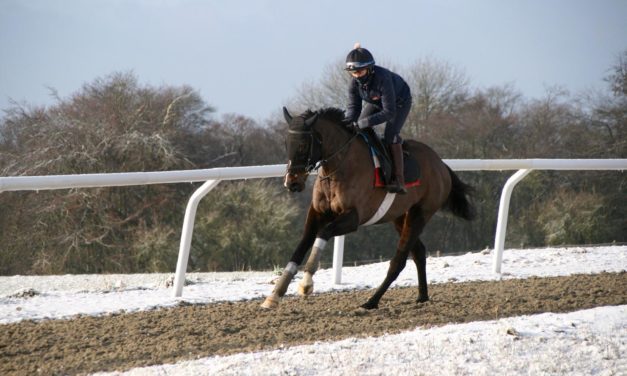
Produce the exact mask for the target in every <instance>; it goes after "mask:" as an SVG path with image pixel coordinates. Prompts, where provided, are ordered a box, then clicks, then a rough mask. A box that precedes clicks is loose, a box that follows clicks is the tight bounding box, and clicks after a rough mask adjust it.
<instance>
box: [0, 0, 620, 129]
mask: <svg viewBox="0 0 627 376" xmlns="http://www.w3.org/2000/svg"><path fill="white" fill-rule="evenodd" d="M356 41H360V42H361V43H362V45H363V46H364V47H366V48H368V49H369V50H370V51H371V52H372V53H373V54H374V56H375V59H376V60H378V61H386V62H392V63H393V64H395V65H396V66H407V67H408V66H410V65H411V64H412V63H414V62H416V61H417V60H418V59H420V58H424V57H431V58H436V59H438V60H442V61H446V62H448V63H450V64H452V65H454V66H456V67H458V68H460V69H462V70H463V71H464V72H465V73H466V75H467V76H468V77H469V78H470V79H471V84H472V86H473V87H476V88H484V87H488V86H491V85H503V84H506V83H511V84H513V85H514V86H515V87H516V88H517V89H518V90H520V91H521V92H522V93H523V94H524V95H525V96H526V97H540V96H542V95H543V94H544V92H545V89H546V87H548V86H554V85H561V86H562V87H564V88H566V89H569V90H571V91H572V92H576V91H579V90H584V89H587V88H594V87H604V84H603V82H602V78H603V77H604V76H605V75H606V74H607V72H608V69H609V68H610V67H611V66H612V65H613V64H614V63H615V62H616V57H617V56H618V55H619V54H620V53H621V51H623V50H625V49H627V0H594V1H593V0H563V1H557V0H515V1H514V0H513V1H504V0H483V1H480V0H477V1H468V0H408V1H381V0H378V1H370V0H361V1H339V0H323V1H299V0H263V1H261V0H206V1H203V0H179V1H174V0H89V1H87V0H85V1H80V0H0V108H7V107H8V106H9V98H12V99H13V100H16V101H18V102H25V103H27V104H32V105H49V104H52V103H54V102H53V100H52V98H51V97H50V94H49V89H48V87H51V88H54V89H56V90H57V91H58V93H59V94H60V95H61V97H64V98H65V97H68V96H69V95H71V94H72V93H73V92H76V91H78V90H80V88H81V86H82V85H83V84H84V83H87V82H92V81H93V80H94V79H96V78H101V77H105V76H107V75H109V74H111V73H113V72H127V71H132V72H134V73H135V75H136V76H137V77H138V79H139V81H140V83H142V84H149V85H155V86H159V85H183V84H185V85H189V86H191V87H193V88H194V89H196V90H197V91H198V92H200V94H201V95H202V97H203V98H204V99H205V101H206V102H207V103H209V104H211V105H213V106H214V107H216V108H217V110H218V113H219V114H224V113H238V114H243V115H247V116H250V117H253V118H256V119H263V118H265V117H267V116H269V115H271V114H272V113H276V112H277V111H278V110H279V109H280V108H281V106H282V105H283V104H285V103H286V102H287V100H288V99H289V98H291V97H293V96H294V95H295V94H296V92H297V90H298V89H299V88H300V86H301V84H302V83H303V82H306V81H315V80H318V79H319V78H320V77H321V74H322V72H323V70H324V68H325V67H326V66H328V65H329V64H332V63H335V62H337V61H340V60H343V59H344V57H345V56H346V54H347V53H348V51H349V50H350V49H351V48H352V46H353V44H354V42H356Z"/></svg>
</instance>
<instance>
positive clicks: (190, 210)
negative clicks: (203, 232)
mask: <svg viewBox="0 0 627 376" xmlns="http://www.w3.org/2000/svg"><path fill="white" fill-rule="evenodd" d="M218 183H220V180H208V181H206V182H205V183H204V184H203V185H201V186H200V188H198V189H197V190H196V191H195V192H194V194H192V197H191V198H190V199H189V201H188V202H187V209H185V219H183V230H182V231H181V244H180V246H179V258H178V260H177V262H176V274H175V275H174V297H175V298H178V297H180V296H181V295H182V294H183V285H184V284H185V272H186V271H187V261H188V260H189V248H190V247H191V246H192V233H193V232H194V221H195V219H196V209H198V203H199V202H200V200H201V199H202V198H203V197H205V195H206V194H207V193H209V191H211V190H212V189H213V188H214V187H215V186H216V185H218Z"/></svg>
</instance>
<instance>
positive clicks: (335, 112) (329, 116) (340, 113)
mask: <svg viewBox="0 0 627 376" xmlns="http://www.w3.org/2000/svg"><path fill="white" fill-rule="evenodd" d="M314 113H317V114H318V119H323V120H327V121H330V122H332V123H335V124H341V123H342V120H344V110H341V109H339V108H337V107H325V108H321V109H319V110H317V111H312V110H307V111H306V112H305V113H304V114H303V115H302V116H303V117H304V118H305V119H307V118H309V117H310V116H311V115H313V114H314Z"/></svg>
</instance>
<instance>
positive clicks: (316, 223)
mask: <svg viewBox="0 0 627 376" xmlns="http://www.w3.org/2000/svg"><path fill="white" fill-rule="evenodd" d="M321 220H322V219H321V216H320V215H319V214H318V213H317V212H315V211H314V210H313V208H311V207H310V208H309V212H308V213H307V220H306V221H305V231H304V232H303V236H302V238H301V240H300V242H299V243H298V246H297V247H296V250H294V253H293V254H292V258H291V259H290V262H289V263H288V264H287V266H286V267H285V269H284V270H283V274H281V277H280V278H279V279H278V280H277V282H276V284H275V286H274V289H273V290H272V294H271V295H270V296H268V297H267V298H266V300H265V301H264V302H263V303H262V304H261V307H262V308H276V307H277V306H278V305H279V300H280V299H281V298H282V297H283V296H284V295H285V293H286V292H287V287H288V286H289V285H290V282H291V281H292V279H293V278H294V276H295V275H296V273H297V272H298V265H300V263H301V262H303V259H304V258H305V254H306V253H307V250H308V249H309V248H310V247H311V245H312V244H313V242H314V239H315V237H316V233H317V232H318V229H319V228H320V223H321Z"/></svg>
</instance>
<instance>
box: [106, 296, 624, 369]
mask: <svg viewBox="0 0 627 376" xmlns="http://www.w3.org/2000/svg"><path fill="white" fill-rule="evenodd" d="M626 315H627V306H619V307H603V308H594V309H589V310H584V311H578V312H572V313H567V314H559V315H558V314H553V313H544V314H539V315H534V316H520V317H513V318H507V319H501V320H497V321H488V322H472V323H468V324H454V325H446V326H443V327H438V328H432V329H415V330H413V331H410V332H405V333H401V334H396V335H384V336H382V337H377V338H367V339H354V338H352V339H346V340H342V341H338V342H330V343H316V344H313V345H306V346H296V347H291V348H286V349H280V350H274V351H266V352H258V353H245V354H236V355H232V356H224V357H210V358H204V359H198V360H194V361H185V362H180V363H177V364H171V365H159V366H152V367H144V368H135V369H132V370H130V371H128V372H124V373H118V372H114V373H107V374H104V373H101V374H98V375H103V376H104V375H127V376H144V375H180V376H186V375H190V376H191V375H244V374H245V375H302V376H305V375H333V376H336V375H351V376H352V375H423V374H433V375H442V376H445V375H498V374H503V375H558V374H559V375H568V374H574V375H625V374H627V345H626V344H627V329H626V321H627V320H626V317H627V316H626Z"/></svg>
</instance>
